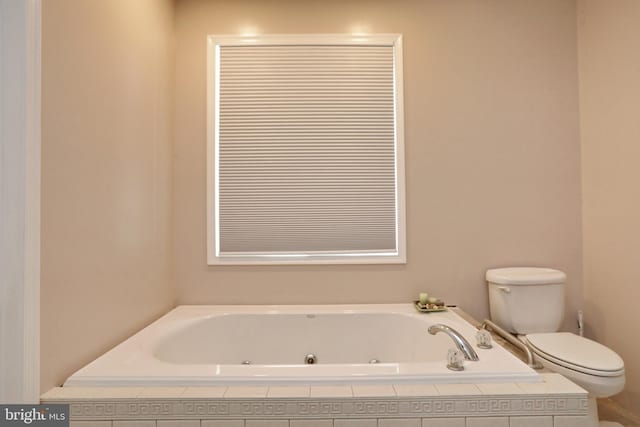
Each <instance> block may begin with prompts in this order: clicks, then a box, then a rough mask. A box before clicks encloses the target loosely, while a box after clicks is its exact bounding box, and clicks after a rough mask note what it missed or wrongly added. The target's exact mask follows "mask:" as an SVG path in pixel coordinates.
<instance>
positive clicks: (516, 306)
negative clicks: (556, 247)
mask: <svg viewBox="0 0 640 427" xmlns="http://www.w3.org/2000/svg"><path fill="white" fill-rule="evenodd" d="M486 279H487V282H488V284H489V305H490V311H491V320H492V321H493V322H495V323H496V324H497V325H498V326H500V327H502V328H503V329H506V330H507V331H509V332H511V333H513V334H517V335H518V338H520V339H521V340H522V341H524V342H525V343H526V344H527V345H528V346H529V348H530V349H531V351H532V352H533V355H534V358H535V360H536V361H537V362H540V363H541V364H542V365H543V366H544V367H545V368H547V369H549V370H552V371H554V372H557V373H559V374H562V375H564V376H565V377H567V378H568V379H570V380H571V381H573V382H575V383H576V384H578V385H580V386H581V387H582V388H584V389H585V390H587V391H588V392H589V409H590V415H591V420H590V421H591V425H592V426H598V414H597V406H596V402H595V398H596V397H608V396H611V395H614V394H616V393H619V392H620V391H622V389H623V388H624V383H625V375H624V362H623V360H622V358H621V357H620V356H618V354H616V353H615V352H614V351H613V350H611V349H609V348H608V347H605V346H603V345H602V344H598V343H597V342H595V341H592V340H589V339H587V338H584V337H581V336H579V335H576V334H572V333H569V332H556V331H557V330H558V328H559V327H560V324H561V323H562V318H563V314H564V282H565V280H566V275H565V274H564V273H563V272H562V271H559V270H553V269H550V268H530V267H515V268H496V269H492V270H487V274H486ZM600 426H601V427H604V426H620V424H617V423H611V422H601V423H600Z"/></svg>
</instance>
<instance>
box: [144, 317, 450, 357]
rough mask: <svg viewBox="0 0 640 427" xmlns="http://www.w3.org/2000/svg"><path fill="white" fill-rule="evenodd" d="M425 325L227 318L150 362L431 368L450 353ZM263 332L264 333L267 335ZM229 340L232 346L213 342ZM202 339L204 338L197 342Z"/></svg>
mask: <svg viewBox="0 0 640 427" xmlns="http://www.w3.org/2000/svg"><path fill="white" fill-rule="evenodd" d="M427 327H428V324H425V323H423V322H416V321H415V319H412V318H410V317H407V316H402V315H397V314H391V313H379V314H364V313H339V314H335V313H331V314H325V313H318V314H227V315H224V316H216V317H209V318H206V319H203V320H200V321H198V322H196V323H194V324H191V325H189V326H186V327H183V328H181V329H179V330H176V331H173V332H172V333H170V334H169V335H168V336H166V337H164V338H162V339H161V340H160V342H159V343H158V345H157V347H156V348H155V349H154V356H155V357H156V358H157V359H159V360H161V361H164V362H168V363H174V364H203V365H205V364H213V363H216V364H224V365H234V364H241V363H242V362H243V361H250V363H251V364H260V365H295V364H303V363H304V358H305V356H306V355H307V354H309V353H312V354H314V355H315V356H316V357H317V363H318V364H366V363H369V362H370V361H372V360H373V359H375V360H377V361H379V362H380V363H390V362H395V363H397V362H399V363H411V362H433V361H436V360H441V359H442V354H438V353H437V352H433V351H429V349H430V347H431V348H433V347H434V346H435V347H440V348H447V347H451V340H450V339H449V338H448V337H446V336H444V335H436V336H432V335H429V334H428V332H427ZM265 331H269V333H268V334H266V333H265ZM227 336H232V337H234V343H233V344H231V343H228V342H221V341H220V340H219V339H216V337H227ZM203 337H205V338H204V339H203Z"/></svg>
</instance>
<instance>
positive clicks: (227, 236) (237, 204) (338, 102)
mask: <svg viewBox="0 0 640 427" xmlns="http://www.w3.org/2000/svg"><path fill="white" fill-rule="evenodd" d="M216 66H217V70H216V76H217V82H216V89H217V102H216V103H217V108H216V109H215V110H216V111H215V112H214V114H216V120H215V122H216V124H217V126H216V129H215V131H216V150H215V155H216V162H215V163H216V164H217V169H216V173H215V178H214V179H216V180H217V181H216V183H215V184H216V188H217V191H216V193H217V200H216V213H217V216H216V221H217V223H216V230H217V236H216V237H217V254H216V255H217V256H218V257H225V256H231V257H238V256H240V257H242V256H253V257H255V256H272V257H277V256H300V255H311V256H323V255H325V256H326V255H330V256H354V255H397V253H398V235H397V233H398V206H397V201H398V197H397V162H396V160H397V159H396V153H397V150H396V142H397V141H396V125H397V121H396V104H395V96H396V94H395V87H396V86H395V79H396V78H397V76H395V73H394V70H395V66H394V46H393V45H355V44H345V45H323V44H313V45H296V44H295V43H291V44H276V45H274V44H269V45H255V44H253V45H229V46H225V45H221V46H218V53H217V64H216Z"/></svg>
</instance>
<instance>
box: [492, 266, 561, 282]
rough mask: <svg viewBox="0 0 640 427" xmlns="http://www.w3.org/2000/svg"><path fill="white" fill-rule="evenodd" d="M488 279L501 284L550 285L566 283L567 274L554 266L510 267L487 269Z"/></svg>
mask: <svg viewBox="0 0 640 427" xmlns="http://www.w3.org/2000/svg"><path fill="white" fill-rule="evenodd" d="M486 279H487V282H489V283H497V284H500V285H548V284H553V283H564V282H565V280H566V279H567V275H566V274H564V273H563V272H562V271H560V270H554V269H552V268H540V267H509V268H493V269H491V270H487V274H486Z"/></svg>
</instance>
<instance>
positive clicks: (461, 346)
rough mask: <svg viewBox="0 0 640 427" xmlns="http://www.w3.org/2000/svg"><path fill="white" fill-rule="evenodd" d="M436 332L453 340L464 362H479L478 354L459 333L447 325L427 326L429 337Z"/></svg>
mask: <svg viewBox="0 0 640 427" xmlns="http://www.w3.org/2000/svg"><path fill="white" fill-rule="evenodd" d="M438 332H444V333H445V334H447V335H448V336H449V337H450V338H451V339H452V340H453V342H454V343H455V345H456V347H458V350H460V351H461V352H462V354H463V355H464V358H465V359H466V360H472V361H474V362H475V361H478V360H479V359H478V354H477V353H476V352H475V350H474V349H473V347H472V346H471V344H469V341H467V340H466V339H465V338H464V337H463V336H462V335H461V334H460V332H458V331H456V330H455V329H453V328H451V327H449V326H447V325H443V324H442V323H436V324H435V325H431V326H429V333H430V334H431V335H435V334H437V333H438Z"/></svg>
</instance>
